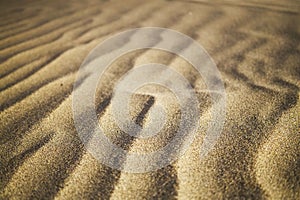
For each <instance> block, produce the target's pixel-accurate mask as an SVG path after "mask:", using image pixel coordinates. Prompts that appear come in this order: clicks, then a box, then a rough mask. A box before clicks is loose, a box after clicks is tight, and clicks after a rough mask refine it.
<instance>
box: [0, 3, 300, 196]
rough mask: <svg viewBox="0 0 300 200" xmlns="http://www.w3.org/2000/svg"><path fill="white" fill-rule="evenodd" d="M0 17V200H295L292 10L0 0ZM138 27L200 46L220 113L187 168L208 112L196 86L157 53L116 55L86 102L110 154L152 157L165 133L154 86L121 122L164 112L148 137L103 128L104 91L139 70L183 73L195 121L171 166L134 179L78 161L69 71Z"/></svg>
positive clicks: (169, 99)
mask: <svg viewBox="0 0 300 200" xmlns="http://www.w3.org/2000/svg"><path fill="white" fill-rule="evenodd" d="M0 10H1V12H0V62H1V65H0V78H1V79H0V199H52V198H54V199H108V198H111V199H177V198H178V199H300V133H299V130H300V127H299V113H300V99H299V87H300V2H299V1H297V0H295V1H292V0H286V1H279V0H264V1H259V0H249V1H242V0H240V1H234V0H227V1H221V0H214V1H208V0H207V1H206V0H203V1H202V0H186V1H185V0H174V1H171V0H169V1H167V0H154V1H138V0H126V1H125V0H123V1H115V0H111V1H100V0H87V1H75V0H73V1H58V0H55V1H46V0H42V1H34V0H24V1H17V0H11V1H6V2H4V1H1V3H0ZM144 26H156V27H165V28H170V29H174V30H177V31H180V32H182V33H184V34H186V35H188V36H190V37H192V38H193V39H195V40H196V41H198V42H199V43H200V44H201V45H203V47H204V48H205V49H206V50H207V51H208V53H209V54H210V55H211V57H212V58H213V59H214V61H215V62H216V64H217V67H218V69H219V70H220V73H221V75H222V79H223V82H224V85H225V89H226V95H227V107H226V112H227V113H226V122H225V125H224V128H223V131H222V134H221V136H220V138H219V140H218V141H217V144H216V146H215V148H214V149H213V151H212V152H211V153H210V154H209V155H208V157H207V158H206V159H203V160H201V159H199V149H200V147H201V144H202V142H203V138H204V136H205V134H206V126H205V124H207V122H208V121H209V120H210V108H211V101H210V97H209V95H208V94H207V93H205V92H202V91H203V89H205V85H204V84H203V80H202V78H201V76H200V75H198V74H197V73H196V72H195V70H194V69H193V67H192V66H191V65H189V64H188V62H186V61H185V60H183V59H182V58H180V57H178V56H175V55H173V54H170V53H166V52H163V51H158V50H139V51H134V52H131V53H129V54H126V55H124V56H122V57H120V58H119V59H117V60H116V61H115V62H114V63H113V64H112V65H111V66H110V68H109V70H108V71H107V72H106V73H105V75H104V76H103V77H102V79H101V81H100V82H99V85H98V89H97V95H96V107H97V112H98V117H99V124H100V125H101V126H102V127H103V129H104V130H105V133H106V135H107V136H108V137H109V138H110V139H111V140H112V141H113V142H114V143H115V144H117V145H119V146H121V147H122V148H124V149H126V150H128V151H130V152H140V151H143V152H145V151H153V150H156V149H158V148H161V147H162V146H164V145H166V144H167V143H168V142H169V140H170V138H171V137H172V134H173V133H174V131H175V130H176V124H177V123H178V119H179V115H178V113H180V110H179V107H178V103H177V102H176V99H174V96H172V94H171V93H170V92H169V91H164V90H159V89H158V88H155V86H153V87H152V88H150V89H149V90H151V91H152V93H153V95H151V94H146V93H145V94H143V91H141V92H140V93H138V94H136V95H134V96H133V97H132V102H133V107H134V109H133V110H132V112H131V115H132V116H131V117H132V118H133V119H134V118H135V119H136V121H138V123H139V124H140V125H142V126H145V125H146V124H147V123H148V120H149V119H148V118H149V116H148V114H147V111H148V110H151V106H152V105H153V104H155V103H156V102H157V101H160V102H161V103H162V104H164V105H166V106H167V110H166V113H167V116H168V119H167V126H166V127H164V128H163V129H162V130H161V132H160V133H159V135H157V137H154V138H151V139H150V140H149V141H145V140H141V139H135V138H132V137H129V136H128V135H126V134H125V133H124V132H122V131H121V130H120V129H119V127H118V126H117V125H116V124H115V123H114V120H113V119H112V110H111V109H112V108H111V104H110V102H111V97H112V90H113V88H114V84H115V83H116V82H117V81H118V80H119V78H120V77H121V76H122V75H124V73H126V72H127V71H128V70H130V69H131V68H132V67H134V66H136V65H140V64H143V63H150V62H157V63H162V64H166V65H171V66H172V67H173V68H175V69H176V70H177V71H178V72H179V73H181V74H183V75H184V76H185V77H186V79H187V80H189V82H190V83H191V85H192V87H193V88H194V89H195V91H196V93H197V97H198V100H199V102H200V105H199V108H200V112H201V122H203V123H202V124H203V126H201V127H200V128H199V130H197V136H196V137H195V140H194V141H193V143H192V145H191V146H190V148H189V149H188V150H187V152H186V153H185V154H184V155H183V156H182V157H180V158H179V159H178V160H176V161H175V162H174V163H172V164H171V165H169V166H167V167H165V168H162V169H159V170H157V171H152V172H148V173H140V174H134V173H125V172H122V171H118V170H115V169H111V168H110V167H107V166H105V165H104V164H101V163H100V162H99V161H97V160H96V159H95V158H94V157H93V156H91V154H90V153H88V152H87V150H86V148H85V147H84V145H83V144H82V142H81V140H80V139H79V137H78V135H77V132H76V130H75V126H74V120H73V114H72V95H71V94H72V90H73V83H74V81H75V77H76V72H77V70H78V68H79V67H80V65H81V63H82V62H83V60H84V58H85V57H86V56H87V54H88V53H89V52H90V51H91V50H92V49H93V48H94V47H95V46H96V45H97V44H99V43H100V42H101V41H103V40H105V39H106V38H108V37H109V36H112V35H113V34H115V33H118V32H120V31H123V30H127V29H129V28H136V27H144ZM83 81H84V80H83ZM150 87H151V86H150ZM124 164H125V165H126V163H124Z"/></svg>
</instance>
